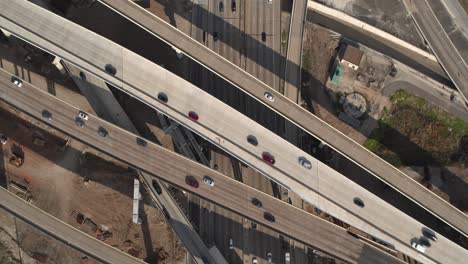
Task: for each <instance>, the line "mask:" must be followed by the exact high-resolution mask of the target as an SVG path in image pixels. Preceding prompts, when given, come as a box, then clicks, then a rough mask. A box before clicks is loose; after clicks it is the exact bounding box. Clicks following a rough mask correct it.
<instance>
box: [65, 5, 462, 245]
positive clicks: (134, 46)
mask: <svg viewBox="0 0 468 264" xmlns="http://www.w3.org/2000/svg"><path fill="white" fill-rule="evenodd" d="M158 2H160V3H162V4H164V3H166V2H165V1H162V0H158ZM150 3H151V2H150ZM88 11H90V10H87V9H83V12H88ZM171 11H174V12H176V13H177V12H178V10H177V9H171ZM93 12H96V14H99V15H100V16H101V17H102V18H106V19H109V18H110V17H112V21H114V24H112V25H110V24H107V25H104V26H103V25H99V26H98V25H97V24H98V23H96V20H93V19H92V18H91V17H92V16H90V17H89V18H88V20H86V19H78V18H77V17H69V19H71V20H73V21H75V22H78V23H79V24H81V25H82V26H84V27H87V28H88V29H90V30H93V31H95V32H96V33H98V34H100V35H102V36H104V37H107V38H109V39H111V40H113V41H115V42H116V43H119V44H120V45H123V46H124V47H126V48H128V49H130V50H132V51H134V52H136V53H138V54H140V55H142V56H144V57H145V58H147V59H149V60H152V61H153V62H155V63H158V64H161V63H165V62H170V63H168V65H167V66H166V68H167V69H169V70H170V71H172V72H174V73H176V74H179V75H180V76H183V74H182V73H181V72H178V71H177V66H176V65H175V64H176V63H177V59H176V58H175V54H174V52H173V51H172V49H171V47H169V46H167V45H166V44H164V43H162V42H161V41H159V40H158V39H157V38H155V37H154V36H152V35H151V34H149V33H147V32H146V31H144V30H143V29H141V28H140V27H138V26H135V25H133V24H132V23H131V22H129V21H127V20H126V19H124V18H121V17H119V15H118V14H116V13H114V12H113V11H111V10H109V9H107V8H106V7H104V6H102V5H100V4H96V5H94V7H93ZM192 12H199V13H201V15H205V16H207V17H209V18H210V21H212V23H219V24H220V28H229V29H230V31H231V34H234V35H235V36H237V37H239V38H240V39H241V40H242V41H241V42H240V43H241V44H240V45H237V44H234V45H232V46H231V47H232V48H233V49H235V50H237V51H239V52H243V54H244V53H245V54H244V55H245V56H247V57H248V58H249V59H255V57H254V55H251V53H249V52H245V50H243V48H245V46H244V45H246V43H253V45H257V46H259V47H262V51H263V53H264V56H266V57H275V58H278V59H280V60H282V61H283V64H288V65H287V67H288V68H289V69H294V68H296V69H299V70H300V71H301V72H302V80H303V81H302V83H304V81H306V80H308V81H311V83H312V84H313V86H312V87H310V88H309V89H323V84H322V82H321V81H319V80H317V79H316V78H315V77H314V76H312V75H311V74H310V73H308V72H306V71H304V70H303V69H302V68H301V66H300V65H296V64H294V63H291V62H284V60H285V59H284V57H282V55H281V54H279V53H278V52H276V51H274V50H272V49H271V48H269V47H266V46H265V45H264V44H263V43H261V42H259V41H258V40H256V38H254V37H252V36H249V35H248V34H245V33H243V32H242V31H240V30H239V29H236V28H233V27H232V26H231V24H229V23H227V22H226V21H224V20H223V19H222V18H220V17H218V16H217V15H215V14H210V13H209V12H208V11H207V10H206V9H204V8H203V7H200V6H197V5H194V6H193V10H192ZM89 14H90V13H89ZM177 14H178V15H179V16H180V17H182V18H184V14H182V13H177ZM171 16H172V15H171ZM78 20H79V21H78ZM116 21H118V22H116ZM189 22H191V21H189ZM116 25H124V26H122V27H117V26H116ZM195 26H197V27H199V28H202V29H203V28H204V26H203V25H201V24H195ZM109 28H111V30H109ZM206 30H207V29H206ZM116 32H117V34H116ZM207 32H208V31H207ZM129 34H132V36H138V37H130V35H129ZM133 34H134V35H133ZM224 39H225V38H224V37H223V36H222V35H221V36H220V38H219V41H222V42H224ZM224 43H225V44H227V45H230V43H226V42H224ZM235 43H238V42H235ZM147 47H158V52H155V49H154V48H147ZM249 56H251V57H249ZM191 63H194V62H191ZM257 63H258V64H259V65H260V66H261V67H263V68H264V69H266V70H268V71H270V72H271V73H273V74H275V75H277V76H279V77H280V78H283V75H284V71H281V70H278V68H276V67H274V66H273V65H271V64H268V63H266V60H265V61H257ZM280 68H281V67H280ZM283 69H284V68H283ZM202 71H207V70H206V69H202ZM213 78H214V77H213ZM189 81H192V80H189ZM200 84H201V83H195V85H198V86H200ZM214 84H216V87H201V88H202V89H205V90H207V91H209V90H216V91H217V92H212V94H213V95H214V96H216V97H217V98H218V99H220V100H222V101H223V102H225V103H227V104H229V105H231V106H232V107H234V108H235V109H237V110H238V111H241V112H244V113H245V108H244V107H242V105H243V104H242V103H238V102H237V103H233V102H232V96H231V99H228V98H230V96H227V95H229V94H238V95H239V96H240V98H241V99H240V100H245V102H246V103H245V104H249V105H250V104H258V108H257V109H261V111H264V112H265V113H267V114H266V115H267V116H269V118H264V117H263V118H260V117H259V116H257V115H255V114H250V115H248V116H249V117H250V118H252V119H253V120H255V121H257V122H259V123H260V124H261V125H263V126H265V127H266V128H268V129H270V130H272V131H274V132H276V133H278V134H279V136H281V137H284V131H283V130H282V129H278V126H277V125H275V126H274V127H272V120H282V121H278V122H277V123H275V124H280V123H281V122H284V123H286V122H287V121H286V120H284V119H283V118H282V117H280V116H279V115H277V114H276V113H274V112H273V111H271V110H270V109H268V108H266V107H265V106H263V105H262V104H259V103H258V102H256V101H255V100H253V99H251V98H249V96H248V95H246V94H244V93H240V92H239V90H238V89H237V88H236V87H234V86H232V85H230V84H229V83H227V82H225V81H224V80H222V79H221V78H219V80H217V81H216V82H214ZM218 84H220V85H218ZM219 89H222V92H220V90H219ZM301 89H305V88H303V87H301ZM302 94H304V95H305V96H307V95H308V94H310V91H308V90H303V91H302ZM242 97H243V99H242ZM305 101H306V104H307V107H308V108H309V110H312V108H311V106H312V104H313V103H315V104H321V103H322V102H317V101H313V99H312V98H310V97H306V98H305ZM247 102H248V103H247ZM325 109H326V108H325ZM247 114H248V113H247ZM333 114H334V113H333ZM373 121H374V122H378V120H373ZM275 122H276V121H275ZM388 131H389V134H390V135H392V136H394V137H397V138H398V140H399V141H400V142H401V143H402V144H403V145H405V146H407V147H406V148H405V149H401V148H399V146H395V145H392V144H387V143H386V142H385V141H384V142H382V143H383V145H384V146H385V147H386V148H388V149H389V150H390V151H392V152H394V153H396V154H397V155H398V156H400V157H404V156H405V155H406V154H407V153H406V151H407V150H408V149H411V151H415V153H419V155H421V157H423V158H422V159H420V161H421V162H420V163H417V164H414V163H413V164H411V163H408V162H404V165H407V166H438V167H442V168H444V167H445V166H444V165H443V164H441V163H440V162H438V161H437V159H436V158H434V157H433V155H432V154H431V153H430V152H428V151H426V150H424V149H423V148H421V147H420V146H419V145H418V144H416V143H415V142H412V141H411V140H410V139H409V138H408V137H407V136H405V135H404V134H402V133H401V132H399V131H398V130H396V129H393V128H391V127H389V128H388ZM312 139H313V137H312V136H309V135H306V136H304V139H303V141H308V140H312ZM386 144H387V145H386ZM302 147H303V146H302ZM304 150H305V151H307V152H309V153H311V149H310V148H308V147H307V148H305V149H304ZM337 155H338V154H337ZM343 159H346V158H344V157H343ZM329 165H330V166H332V167H333V168H334V169H336V170H339V171H340V172H341V173H343V174H344V175H345V176H346V177H348V178H350V179H352V180H353V181H355V182H357V183H359V184H360V185H361V186H363V187H364V188H366V189H368V190H369V191H371V192H373V193H374V194H376V195H377V196H379V197H381V198H382V199H384V200H385V201H387V202H389V203H390V204H392V205H393V206H395V207H397V208H398V209H400V210H402V211H403V212H405V213H406V214H408V215H410V216H412V217H414V218H416V219H417V220H419V221H420V222H422V223H423V224H425V225H427V226H428V227H430V228H432V229H434V230H436V231H437V232H440V233H441V234H443V235H444V236H447V237H449V238H452V239H455V241H458V242H459V243H460V241H459V240H458V239H457V238H458V237H459V235H460V234H459V233H458V232H456V231H455V230H453V229H451V228H447V225H446V224H444V223H443V222H442V221H440V220H438V219H437V218H436V217H434V216H432V215H431V214H429V213H427V212H426V211H425V210H424V209H422V208H420V207H419V206H418V205H416V204H415V203H414V202H412V201H410V200H409V199H407V198H406V197H404V196H402V195H401V194H399V193H398V192H396V191H394V190H393V189H391V188H388V187H387V186H386V184H384V183H383V182H381V181H380V180H378V179H376V178H375V177H374V176H372V175H371V174H369V173H367V172H366V171H364V170H363V169H360V168H359V167H357V166H356V165H353V164H350V165H348V166H347V168H348V169H349V168H350V166H355V167H354V168H353V169H352V170H351V169H349V170H348V169H346V170H344V169H343V168H339V167H336V166H334V165H333V164H329ZM348 171H353V172H355V173H352V174H350V173H348ZM444 177H445V179H446V180H447V181H452V182H456V183H457V185H458V186H460V188H463V189H465V190H466V189H468V184H467V183H466V182H465V181H463V180H462V179H460V178H459V177H458V176H457V175H455V174H453V173H451V172H450V171H449V170H446V169H444ZM441 189H442V190H443V191H444V192H445V193H446V194H447V195H448V196H449V197H450V195H451V193H450V190H444V188H443V186H442V188H441ZM450 202H452V203H453V204H455V205H457V206H458V207H459V209H461V210H468V204H467V202H466V201H462V202H460V201H455V200H450ZM465 247H466V245H465Z"/></svg>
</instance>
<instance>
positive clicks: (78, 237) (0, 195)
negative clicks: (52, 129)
mask: <svg viewBox="0 0 468 264" xmlns="http://www.w3.org/2000/svg"><path fill="white" fill-rule="evenodd" d="M2 77H3V75H2ZM0 85H1V86H2V87H4V86H5V85H4V83H2V84H0ZM0 208H3V209H5V210H6V211H8V212H9V213H11V214H12V215H14V216H16V217H18V218H19V219H21V220H23V221H25V222H26V223H28V224H30V225H32V226H33V227H35V228H37V229H39V230H40V231H42V232H44V233H45V234H47V235H49V236H51V237H53V238H55V239H57V240H59V241H60V242H63V243H64V244H66V245H68V246H70V247H72V248H74V249H76V250H78V251H80V252H82V253H83V254H86V255H88V256H90V257H92V258H93V259H95V260H97V261H99V262H102V263H122V264H124V263H125V264H127V263H128V264H134V263H145V262H143V261H141V260H139V259H137V258H134V257H132V256H130V255H128V254H126V253H125V252H123V251H120V250H118V249H116V248H115V247H112V246H110V245H107V244H105V243H104V242H101V241H99V240H97V239H96V238H94V237H92V236H90V235H88V234H85V233H83V232H81V231H79V230H78V229H76V228H74V227H72V226H70V225H68V224H66V223H64V222H62V221H61V220H59V219H57V218H55V217H54V216H52V215H50V214H48V213H46V212H44V211H42V210H41V209H39V208H37V207H35V206H34V205H32V204H30V203H28V202H26V201H24V200H23V199H21V198H19V197H17V196H16V195H14V194H12V193H10V192H9V191H7V190H5V189H4V188H2V187H0Z"/></svg>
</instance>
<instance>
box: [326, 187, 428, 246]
mask: <svg viewBox="0 0 468 264" xmlns="http://www.w3.org/2000/svg"><path fill="white" fill-rule="evenodd" d="M324 183H326V182H322V183H321V185H322V186H327V184H324ZM335 184H336V183H335ZM328 185H331V186H327V188H331V189H333V188H336V186H334V185H333V184H332V183H329V184H328ZM338 189H339V188H338ZM350 189H351V188H349V186H348V188H347V189H346V187H345V188H343V190H348V191H349V190H350ZM335 197H339V196H335ZM359 197H360V198H362V199H363V200H364V201H366V203H367V208H372V206H370V205H369V201H368V199H365V198H363V196H359ZM349 200H351V199H349ZM323 202H324V200H321V199H318V202H317V203H318V204H319V207H321V208H324V206H323V205H322V204H323ZM349 202H351V201H348V203H349ZM379 209H380V211H384V210H381V209H382V207H380V208H379ZM368 211H369V210H366V211H365V212H368ZM370 211H371V212H378V210H377V211H375V210H370ZM365 212H364V213H365ZM361 213H362V212H361ZM367 214H368V215H370V214H369V213H367ZM397 215H399V216H401V214H398V211H397V212H395V215H394V217H395V216H397ZM416 224H417V223H416ZM408 226H411V225H408ZM356 227H357V228H362V226H359V225H357V226H356ZM413 227H414V226H412V227H411V228H410V230H409V232H410V233H411V231H412V230H415V229H414V228H413ZM418 229H419V228H418ZM405 235H406V234H405ZM397 237H399V238H401V234H398V236H397ZM408 240H409V239H408ZM390 241H391V243H392V242H393V241H392V240H390ZM400 241H401V240H400ZM404 244H406V243H404ZM398 248H399V249H400V250H403V252H405V253H407V251H406V249H405V248H400V247H398ZM410 253H411V252H410Z"/></svg>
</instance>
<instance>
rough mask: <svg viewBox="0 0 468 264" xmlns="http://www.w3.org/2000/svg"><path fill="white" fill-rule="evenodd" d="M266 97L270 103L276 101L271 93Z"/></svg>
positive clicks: (266, 94)
mask: <svg viewBox="0 0 468 264" xmlns="http://www.w3.org/2000/svg"><path fill="white" fill-rule="evenodd" d="M264 95H265V98H266V99H268V101H270V102H273V101H275V98H274V97H273V95H272V94H271V93H269V92H265V94H264Z"/></svg>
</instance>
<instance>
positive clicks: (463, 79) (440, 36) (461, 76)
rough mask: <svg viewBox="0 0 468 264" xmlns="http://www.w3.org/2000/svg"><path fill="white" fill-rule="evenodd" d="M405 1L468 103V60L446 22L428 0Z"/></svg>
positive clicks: (439, 59) (435, 53) (417, 24)
mask: <svg viewBox="0 0 468 264" xmlns="http://www.w3.org/2000/svg"><path fill="white" fill-rule="evenodd" d="M404 3H405V5H406V7H407V8H408V10H409V11H410V13H411V15H412V16H413V19H414V21H415V22H416V26H417V27H418V28H419V31H420V32H421V33H422V35H423V36H424V38H425V39H426V40H427V42H428V44H429V46H430V47H431V49H432V51H433V52H434V55H435V56H436V57H437V59H438V61H439V62H440V64H441V65H442V67H443V68H444V70H445V71H446V73H447V75H448V76H449V77H450V79H451V80H452V82H453V83H454V84H455V86H456V87H457V89H458V90H459V91H460V93H461V95H462V96H463V98H464V100H465V102H466V103H467V104H468V62H467V61H465V60H464V58H463V56H462V55H461V53H460V52H459V51H458V50H457V48H456V46H455V45H454V43H453V42H452V39H451V38H450V37H449V35H448V34H449V33H447V32H446V30H445V28H444V26H443V24H446V23H444V21H439V18H438V17H437V16H436V15H435V14H434V11H433V9H431V6H430V5H429V3H428V2H427V1H426V0H411V1H408V0H405V1H404ZM465 44H466V43H465ZM465 48H466V47H465ZM467 60H468V58H467ZM465 235H466V233H465Z"/></svg>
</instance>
